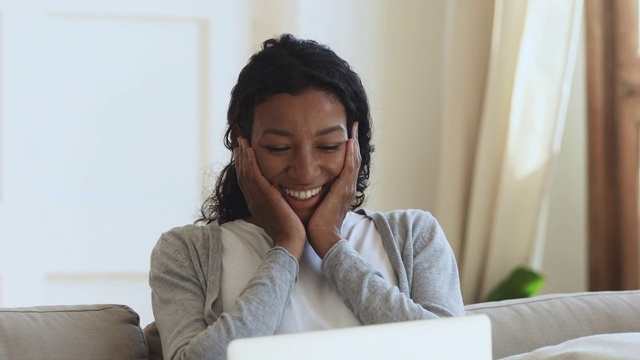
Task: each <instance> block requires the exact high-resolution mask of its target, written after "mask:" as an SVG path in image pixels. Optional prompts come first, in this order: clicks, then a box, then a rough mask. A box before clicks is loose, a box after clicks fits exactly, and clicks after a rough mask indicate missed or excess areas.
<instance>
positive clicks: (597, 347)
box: [502, 332, 640, 360]
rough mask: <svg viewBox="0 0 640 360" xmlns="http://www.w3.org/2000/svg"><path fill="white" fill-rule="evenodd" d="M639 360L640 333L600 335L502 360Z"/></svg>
mask: <svg viewBox="0 0 640 360" xmlns="http://www.w3.org/2000/svg"><path fill="white" fill-rule="evenodd" d="M539 359H545V360H547V359H554V360H570V359H580V360H599V359H607V360H638V359H640V333H637V332H636V333H618V334H599V335H591V336H585V337H581V338H577V339H573V340H568V341H565V342H563V343H561V344H558V345H553V346H545V347H542V348H539V349H536V350H534V351H532V352H528V353H524V354H518V355H513V356H509V357H506V358H503V359H502V360H539Z"/></svg>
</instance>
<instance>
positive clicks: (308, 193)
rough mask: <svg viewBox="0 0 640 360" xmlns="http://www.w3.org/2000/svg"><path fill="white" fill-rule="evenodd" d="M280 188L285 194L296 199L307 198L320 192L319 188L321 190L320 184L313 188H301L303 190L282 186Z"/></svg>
mask: <svg viewBox="0 0 640 360" xmlns="http://www.w3.org/2000/svg"><path fill="white" fill-rule="evenodd" d="M282 189H283V190H284V192H285V194H287V195H289V196H291V197H292V198H294V199H296V200H308V199H311V198H312V197H314V196H316V195H318V194H319V193H320V190H322V186H320V187H318V188H315V189H311V190H303V191H297V190H289V189H286V188H282Z"/></svg>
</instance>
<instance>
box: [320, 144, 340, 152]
mask: <svg viewBox="0 0 640 360" xmlns="http://www.w3.org/2000/svg"><path fill="white" fill-rule="evenodd" d="M341 146H342V144H335V145H323V146H318V149H320V150H322V151H326V152H332V151H338V150H339V149H340V147H341Z"/></svg>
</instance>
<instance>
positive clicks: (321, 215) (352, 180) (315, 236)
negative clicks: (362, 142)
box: [306, 122, 362, 259]
mask: <svg viewBox="0 0 640 360" xmlns="http://www.w3.org/2000/svg"><path fill="white" fill-rule="evenodd" d="M361 160H362V158H361V156H360V146H359V144H358V122H355V123H354V124H353V128H352V131H351V138H350V139H349V140H347V146H346V151H345V156H344V165H343V166H342V171H341V172H340V175H339V176H338V177H337V178H336V179H335V180H334V182H333V184H331V188H330V189H329V192H328V193H327V196H326V197H325V198H324V199H323V200H322V203H321V204H320V205H319V206H318V208H317V209H316V210H315V212H314V213H313V215H312V216H311V218H310V219H309V222H308V223H307V226H306V231H307V238H308V240H309V244H310V245H311V247H313V249H314V250H315V252H316V254H318V256H320V258H323V259H324V256H325V255H326V254H327V252H328V251H329V249H331V247H332V246H333V245H334V244H335V243H337V242H338V241H340V239H341V238H342V236H341V234H340V232H341V228H342V222H343V221H344V218H345V216H346V215H347V212H348V211H349V210H350V209H351V204H352V203H353V200H354V199H355V197H356V185H357V181H358V174H359V172H360V162H361Z"/></svg>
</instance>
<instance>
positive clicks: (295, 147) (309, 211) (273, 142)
mask: <svg viewBox="0 0 640 360" xmlns="http://www.w3.org/2000/svg"><path fill="white" fill-rule="evenodd" d="M347 140H348V135H347V116H346V112H345V109H344V106H342V104H341V103H340V101H339V100H338V98H337V97H335V96H334V95H332V94H330V93H328V92H326V91H322V90H319V89H315V88H311V89H307V90H305V91H304V92H302V93H300V94H297V95H289V94H276V95H273V96H271V97H270V98H269V99H268V100H267V101H266V102H264V103H262V104H260V105H258V106H256V108H255V111H254V121H253V132H252V136H251V147H252V148H254V150H255V154H256V159H257V162H258V166H259V167H260V170H261V171H262V174H263V175H264V177H265V178H266V179H267V180H268V181H269V182H270V183H271V184H272V185H273V186H275V187H276V188H278V189H279V190H280V192H281V193H282V196H283V197H284V199H285V200H286V201H287V203H288V204H289V205H290V206H291V208H292V209H293V211H294V212H295V213H296V214H297V215H298V217H299V218H300V220H301V221H302V223H303V224H306V223H307V222H308V221H309V219H310V218H311V216H312V215H313V212H314V211H315V209H316V208H317V207H318V205H319V204H320V203H321V202H322V199H324V197H325V196H326V194H327V192H328V191H329V188H330V187H331V184H332V182H333V181H334V180H335V179H336V178H337V177H338V175H340V171H341V170H342V166H343V164H344V156H345V150H346V148H345V146H346V142H347Z"/></svg>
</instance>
